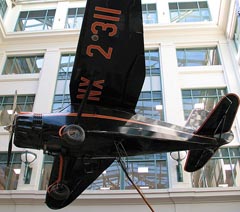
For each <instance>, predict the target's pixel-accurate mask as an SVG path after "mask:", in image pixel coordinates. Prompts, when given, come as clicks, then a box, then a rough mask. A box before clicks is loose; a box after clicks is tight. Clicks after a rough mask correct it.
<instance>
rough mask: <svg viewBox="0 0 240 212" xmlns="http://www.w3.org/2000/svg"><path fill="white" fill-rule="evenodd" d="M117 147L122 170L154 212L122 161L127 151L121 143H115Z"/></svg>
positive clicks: (118, 160)
mask: <svg viewBox="0 0 240 212" xmlns="http://www.w3.org/2000/svg"><path fill="white" fill-rule="evenodd" d="M115 146H116V149H117V152H118V154H119V157H118V158H117V162H118V164H119V165H120V166H121V168H122V170H123V171H124V173H125V175H126V176H127V178H128V180H129V181H130V182H131V183H132V185H133V187H134V188H135V189H136V190H137V192H138V193H139V195H140V196H141V197H142V199H143V201H144V202H145V203H146V205H147V206H148V208H149V209H150V211H152V212H154V210H153V208H152V206H151V205H150V203H149V202H148V201H147V199H146V197H145V196H144V194H143V192H142V191H141V189H140V188H139V187H138V186H137V185H136V184H135V183H134V182H133V180H132V179H131V177H130V176H129V174H128V171H127V168H126V164H125V163H124V161H123V160H122V154H126V156H127V153H126V150H125V148H124V146H123V144H122V143H121V142H115Z"/></svg>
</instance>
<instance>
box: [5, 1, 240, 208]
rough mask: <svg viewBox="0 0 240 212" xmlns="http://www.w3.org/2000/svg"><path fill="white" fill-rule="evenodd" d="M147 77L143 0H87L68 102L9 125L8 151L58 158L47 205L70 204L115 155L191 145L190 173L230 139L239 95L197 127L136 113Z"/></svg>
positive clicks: (222, 102) (229, 97)
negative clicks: (26, 150) (28, 151)
mask: <svg viewBox="0 0 240 212" xmlns="http://www.w3.org/2000/svg"><path fill="white" fill-rule="evenodd" d="M144 79H145V59H144V42H143V23H142V11H141V1H140V0H121V1H116V0H87V5H86V10H85V15H84V20H83V23H82V29H81V33H80V37H79V42H78V46H77V50H76V57H75V62H74V66H73V71H72V76H71V80H70V96H71V104H70V105H69V106H68V107H67V108H65V109H64V110H62V111H60V112H59V113H50V114H37V113H32V112H29V113H26V112H22V113H19V114H17V115H16V116H15V118H14V119H13V123H12V124H11V125H10V126H9V127H8V130H9V131H10V132H11V136H10V144H9V154H10V152H11V148H12V141H13V142H14V144H15V145H16V146H17V147H21V148H32V149H39V150H43V151H44V153H46V154H50V155H53V156H54V163H53V168H52V172H51V177H50V182H49V186H48V189H47V192H46V204H47V206H48V207H49V208H52V209H60V208H63V207H65V206H67V205H69V204H70V203H71V202H72V201H74V200H75V199H76V198H77V197H78V196H79V195H80V194H81V193H82V192H83V191H84V190H85V189H87V188H88V186H89V185H90V184H91V183H92V182H93V181H94V180H95V179H96V178H97V177H98V176H99V175H101V174H102V172H103V171H105V170H106V169H107V168H108V167H109V166H110V165H111V164H112V163H113V162H114V160H115V159H117V160H120V161H121V158H122V157H127V156H136V155H144V154H153V153H161V152H172V151H181V150H189V151H188V157H187V160H186V165H185V170H186V171H189V172H193V171H196V170H198V169H200V168H202V167H203V166H204V164H205V163H206V162H207V161H208V160H209V159H210V158H211V156H212V155H213V154H214V153H215V152H216V151H217V149H218V148H219V147H220V146H222V145H224V144H227V143H229V142H230V141H231V140H232V139H233V133H232V132H231V126H232V124H233V121H234V117H235V115H236V113H237V109H238V106H239V97H238V96H237V95H235V94H232V93H231V94H227V95H226V96H225V97H223V98H222V99H221V100H220V102H219V103H218V104H217V105H216V107H215V108H214V109H213V110H212V111H211V112H209V114H208V116H207V117H206V119H205V120H204V121H203V122H202V124H201V126H200V127H199V128H198V129H196V130H193V129H188V128H186V127H181V126H177V125H173V124H170V123H166V122H162V121H159V120H154V119H150V118H147V117H144V116H142V115H139V114H136V113H135V108H136V104H137V101H138V98H139V94H140V92H141V89H142V86H143V83H144ZM13 135H14V136H13Z"/></svg>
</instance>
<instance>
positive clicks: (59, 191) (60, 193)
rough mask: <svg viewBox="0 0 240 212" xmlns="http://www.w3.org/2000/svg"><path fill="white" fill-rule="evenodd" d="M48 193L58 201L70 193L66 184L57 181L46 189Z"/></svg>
mask: <svg viewBox="0 0 240 212" xmlns="http://www.w3.org/2000/svg"><path fill="white" fill-rule="evenodd" d="M48 192H49V195H50V196H51V197H52V198H53V199H55V200H58V201H62V200H65V199H67V198H68V197H69V195H70V190H69V188H68V186H67V185H65V184H62V183H60V184H59V183H57V184H55V185H53V186H52V187H51V189H50V190H49V191H48Z"/></svg>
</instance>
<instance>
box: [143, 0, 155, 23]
mask: <svg viewBox="0 0 240 212" xmlns="http://www.w3.org/2000/svg"><path fill="white" fill-rule="evenodd" d="M142 16H143V23H144V24H156V23H158V20H157V9H156V4H142Z"/></svg>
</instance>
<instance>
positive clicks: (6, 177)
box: [0, 152, 21, 190]
mask: <svg viewBox="0 0 240 212" xmlns="http://www.w3.org/2000/svg"><path fill="white" fill-rule="evenodd" d="M7 157H8V154H7V153H0V190H16V189H17V185H18V179H19V174H20V172H21V153H17V152H13V153H12V156H11V159H10V165H9V167H7Z"/></svg>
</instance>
